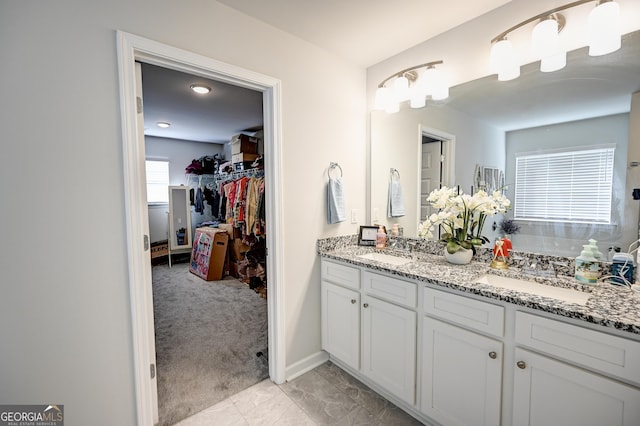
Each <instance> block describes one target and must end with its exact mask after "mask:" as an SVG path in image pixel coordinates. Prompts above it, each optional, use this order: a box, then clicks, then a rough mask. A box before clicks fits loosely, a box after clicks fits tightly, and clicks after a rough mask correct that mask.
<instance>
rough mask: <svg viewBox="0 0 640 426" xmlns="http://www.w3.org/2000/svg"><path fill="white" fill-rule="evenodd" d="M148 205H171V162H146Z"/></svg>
mask: <svg viewBox="0 0 640 426" xmlns="http://www.w3.org/2000/svg"><path fill="white" fill-rule="evenodd" d="M145 165H146V173H147V203H149V204H168V203H169V189H168V188H169V162H168V161H166V160H146V161H145Z"/></svg>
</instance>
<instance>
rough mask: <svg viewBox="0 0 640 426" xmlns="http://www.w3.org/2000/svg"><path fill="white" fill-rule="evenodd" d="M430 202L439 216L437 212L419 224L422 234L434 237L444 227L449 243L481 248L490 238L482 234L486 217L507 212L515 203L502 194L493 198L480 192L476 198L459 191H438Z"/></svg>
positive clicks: (429, 197)
mask: <svg viewBox="0 0 640 426" xmlns="http://www.w3.org/2000/svg"><path fill="white" fill-rule="evenodd" d="M427 201H428V202H429V203H430V204H431V206H432V207H433V208H435V209H438V210H439V212H438V213H433V214H431V215H430V216H429V218H428V219H427V220H425V221H424V222H422V223H421V224H420V225H419V229H418V235H419V236H420V237H422V238H432V237H433V229H434V227H435V226H442V227H443V228H444V231H445V234H448V235H449V237H448V238H447V242H453V243H456V244H462V245H465V247H466V246H467V245H469V244H470V242H471V244H473V245H481V244H482V241H485V242H486V241H487V238H485V237H483V236H482V235H481V233H482V228H483V226H484V222H485V219H486V217H488V216H494V215H495V214H498V213H505V212H506V211H507V210H508V209H509V208H510V207H511V201H509V199H508V198H507V197H505V196H504V194H502V193H501V192H500V191H494V192H493V193H492V194H491V195H489V194H487V192H486V191H483V190H480V191H478V192H476V193H475V194H474V195H469V194H460V193H459V192H458V189H456V188H448V187H446V186H445V187H442V188H439V189H434V190H433V191H431V193H430V194H429V195H428V197H427Z"/></svg>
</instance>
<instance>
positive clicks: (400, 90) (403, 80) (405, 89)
mask: <svg viewBox="0 0 640 426" xmlns="http://www.w3.org/2000/svg"><path fill="white" fill-rule="evenodd" d="M393 92H394V96H395V98H396V100H397V101H398V102H403V101H406V100H408V99H409V96H411V92H409V79H408V78H407V77H405V76H400V77H398V78H396V81H394V82H393Z"/></svg>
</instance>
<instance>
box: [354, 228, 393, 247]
mask: <svg viewBox="0 0 640 426" xmlns="http://www.w3.org/2000/svg"><path fill="white" fill-rule="evenodd" d="M378 228H379V226H368V225H361V226H360V232H359V233H358V245H359V246H375V245H376V234H377V233H378ZM382 228H383V229H385V227H384V226H383V227H382ZM386 232H387V231H386V229H385V233H386Z"/></svg>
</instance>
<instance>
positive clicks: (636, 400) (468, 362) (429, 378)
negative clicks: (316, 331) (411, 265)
mask: <svg viewBox="0 0 640 426" xmlns="http://www.w3.org/2000/svg"><path fill="white" fill-rule="evenodd" d="M321 268H322V348H323V349H324V350H326V351H327V352H329V353H330V354H331V357H332V359H334V360H335V361H336V363H338V364H339V365H342V366H344V367H345V368H347V369H348V370H349V371H351V373H352V374H354V375H355V376H357V377H358V378H360V379H361V380H362V381H364V382H365V383H367V384H369V385H371V386H372V387H373V388H374V390H378V391H381V393H383V394H384V395H385V396H387V397H388V398H389V399H390V400H391V401H392V402H394V403H395V404H397V405H398V406H400V407H402V408H403V409H405V410H406V411H407V412H409V413H411V414H413V415H414V416H416V417H417V418H421V419H422V420H423V421H425V422H427V423H437V424H441V425H443V426H449V425H491V426H493V425H504V426H511V425H518V426H520V425H530V426H547V425H580V426H589V425H593V426H596V425H597V426H602V425H607V426H614V425H615V426H631V425H634V426H638V425H640V339H638V338H637V336H635V337H634V336H631V335H630V336H629V337H626V335H625V336H620V335H618V334H616V333H608V332H606V328H604V327H595V326H589V325H588V324H587V323H584V325H583V324H582V323H581V322H576V321H571V320H569V319H563V318H562V317H560V316H553V315H550V314H544V313H538V312H537V311H534V310H531V309H527V308H524V307H520V306H517V305H515V304H511V303H507V302H500V301H495V300H492V299H486V300H484V299H482V298H479V297H473V296H468V295H465V294H463V293H459V292H454V291H446V290H441V289H436V288H434V287H432V286H429V285H425V284H423V283H421V282H420V281H412V280H408V279H407V280H405V279H401V278H399V277H396V276H395V275H392V274H390V273H389V274H386V273H384V272H378V271H377V270H376V271H374V270H373V269H370V268H367V267H366V266H361V267H358V266H354V265H347V264H344V263H340V262H337V261H335V262H334V261H331V260H327V259H322V267H321Z"/></svg>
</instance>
